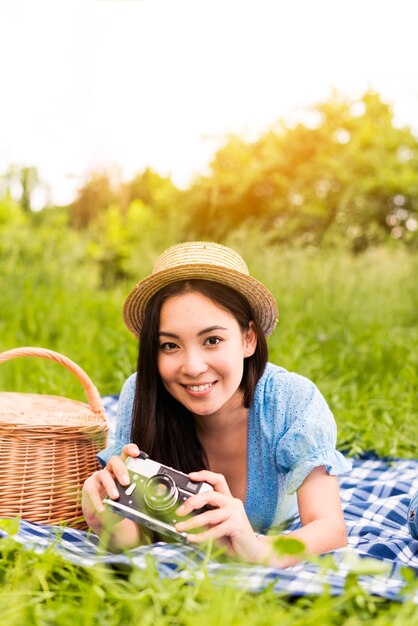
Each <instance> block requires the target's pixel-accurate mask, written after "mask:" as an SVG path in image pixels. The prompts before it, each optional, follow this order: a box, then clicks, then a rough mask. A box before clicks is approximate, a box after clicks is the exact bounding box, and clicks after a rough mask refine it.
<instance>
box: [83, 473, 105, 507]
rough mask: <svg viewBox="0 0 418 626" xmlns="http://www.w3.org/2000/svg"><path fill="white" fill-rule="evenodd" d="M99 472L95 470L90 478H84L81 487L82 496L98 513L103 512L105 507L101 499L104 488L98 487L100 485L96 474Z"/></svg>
mask: <svg viewBox="0 0 418 626" xmlns="http://www.w3.org/2000/svg"><path fill="white" fill-rule="evenodd" d="M99 473H100V472H95V473H94V474H93V475H92V476H91V477H90V478H88V479H87V480H86V482H85V483H84V487H83V496H85V497H86V498H87V500H88V502H89V503H90V506H91V507H92V508H93V509H94V510H95V511H97V512H98V513H103V511H104V510H105V507H104V504H103V502H102V500H103V496H104V493H105V490H104V488H100V487H101V486H102V485H101V482H100V480H99V479H98V476H97V474H99Z"/></svg>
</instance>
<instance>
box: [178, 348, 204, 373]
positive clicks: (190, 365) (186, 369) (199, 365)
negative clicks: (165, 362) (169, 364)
mask: <svg viewBox="0 0 418 626" xmlns="http://www.w3.org/2000/svg"><path fill="white" fill-rule="evenodd" d="M207 370H208V364H207V362H206V359H205V358H204V355H203V354H202V353H201V352H200V350H187V351H185V353H184V357H183V363H182V366H181V371H182V373H183V374H184V375H185V376H189V377H190V378H197V377H198V376H200V375H201V374H204V373H205V372H206V371H207Z"/></svg>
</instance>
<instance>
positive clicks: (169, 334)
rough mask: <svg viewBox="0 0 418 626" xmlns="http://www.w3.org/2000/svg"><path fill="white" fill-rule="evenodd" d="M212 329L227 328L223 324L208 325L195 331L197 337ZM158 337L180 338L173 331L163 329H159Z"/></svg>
mask: <svg viewBox="0 0 418 626" xmlns="http://www.w3.org/2000/svg"><path fill="white" fill-rule="evenodd" d="M213 330H228V329H227V328H225V327H224V326H208V327H207V328H204V329H203V330H201V331H199V332H198V333H197V336H198V337H201V336H202V335H206V333H211V332H212V331H213ZM158 336H159V337H162V336H164V337H173V339H180V337H179V336H178V335H176V334H175V333H169V332H166V331H165V330H161V331H160V332H159V333H158Z"/></svg>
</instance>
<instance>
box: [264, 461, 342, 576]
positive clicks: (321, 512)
mask: <svg viewBox="0 0 418 626" xmlns="http://www.w3.org/2000/svg"><path fill="white" fill-rule="evenodd" d="M297 499H298V507H299V514H300V520H301V522H302V528H298V529H297V530H295V531H293V532H291V533H289V534H288V535H286V536H287V537H294V538H296V539H299V540H300V541H302V542H303V543H304V544H305V548H306V553H307V554H323V553H324V552H329V551H331V550H336V549H338V548H343V547H345V546H346V545H347V532H346V527H345V522H344V516H343V512H342V508H341V501H340V493H339V486H338V480H337V478H336V476H330V475H329V474H328V473H327V471H326V469H325V467H323V466H321V467H316V468H315V469H313V470H312V471H311V472H310V474H308V476H307V477H306V478H305V480H304V481H303V483H302V485H301V486H300V488H299V489H298V492H297ZM259 539H260V540H261V542H262V543H263V544H264V549H265V556H264V558H267V559H268V562H269V564H270V565H273V566H275V567H289V566H290V565H294V564H295V563H297V562H298V561H300V557H299V558H298V557H291V556H283V557H280V556H279V555H277V556H276V555H275V553H274V548H273V545H272V544H273V543H274V539H275V537H274V536H261V537H259ZM259 557H260V558H261V560H262V559H263V551H261V552H260V555H259ZM257 560H258V559H257Z"/></svg>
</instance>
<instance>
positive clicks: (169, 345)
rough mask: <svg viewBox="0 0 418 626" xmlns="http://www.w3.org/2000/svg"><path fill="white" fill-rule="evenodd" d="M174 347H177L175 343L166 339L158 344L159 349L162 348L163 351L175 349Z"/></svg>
mask: <svg viewBox="0 0 418 626" xmlns="http://www.w3.org/2000/svg"><path fill="white" fill-rule="evenodd" d="M176 348H177V344H176V343H172V342H171V341H166V342H165V343H162V344H161V346H160V350H162V351H163V352H170V351H171V350H175V349H176Z"/></svg>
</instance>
